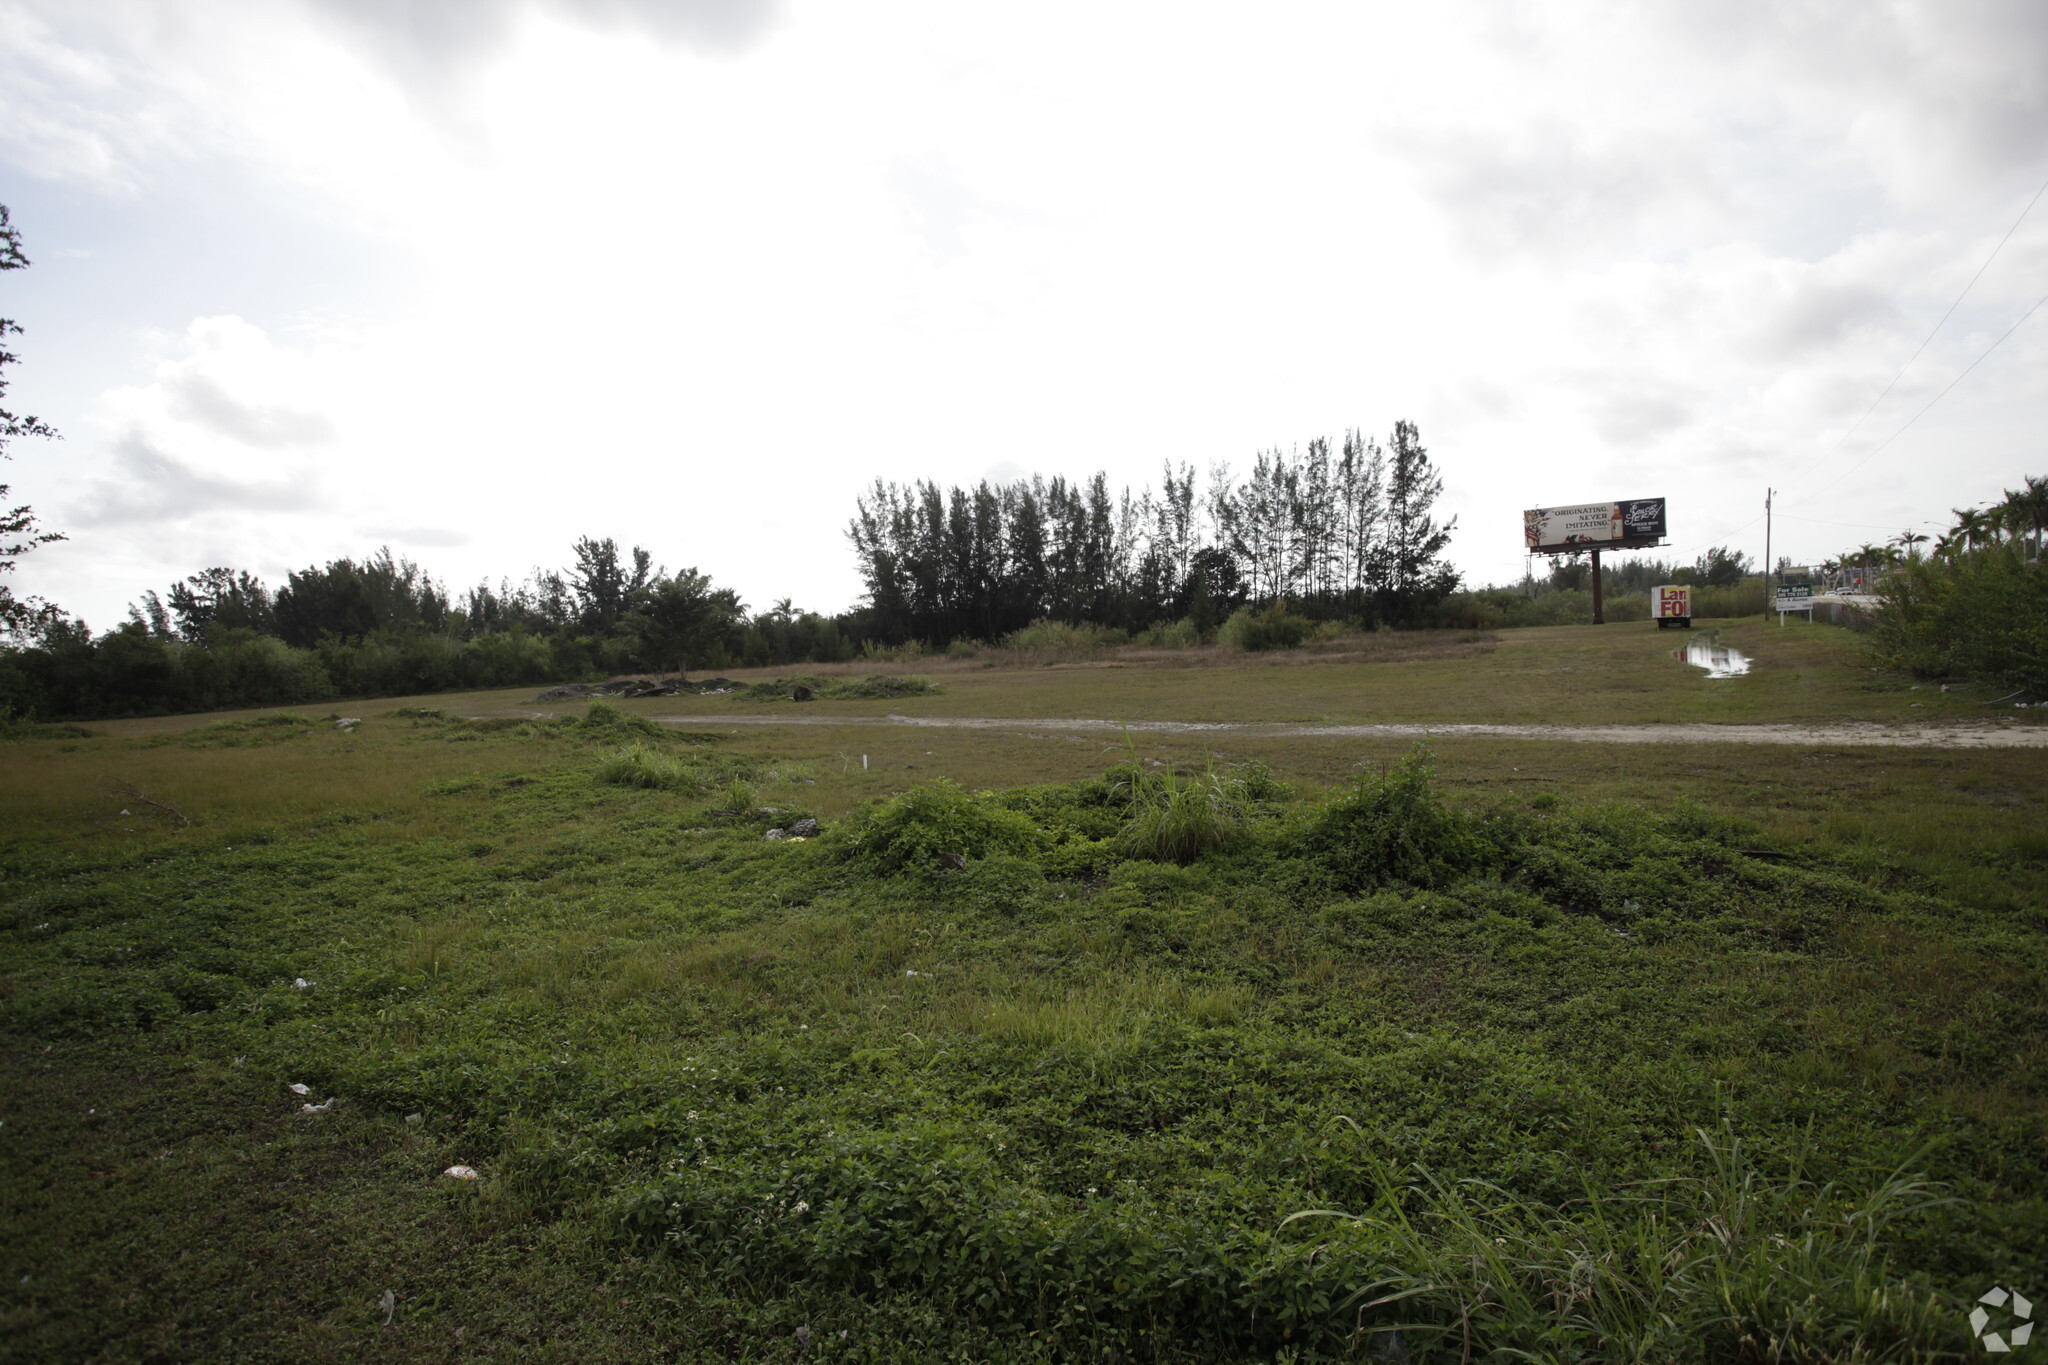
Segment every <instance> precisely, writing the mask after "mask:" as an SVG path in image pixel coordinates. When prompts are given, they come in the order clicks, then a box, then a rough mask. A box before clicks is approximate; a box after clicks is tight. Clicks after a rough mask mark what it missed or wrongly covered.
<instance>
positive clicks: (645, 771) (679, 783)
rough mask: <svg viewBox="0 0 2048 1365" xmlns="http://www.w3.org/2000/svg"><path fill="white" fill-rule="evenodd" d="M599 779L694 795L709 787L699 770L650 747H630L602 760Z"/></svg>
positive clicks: (638, 745) (633, 745) (627, 785)
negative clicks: (706, 786)
mask: <svg viewBox="0 0 2048 1365" xmlns="http://www.w3.org/2000/svg"><path fill="white" fill-rule="evenodd" d="M597 780H598V781H600V782H609V783H611V784H612V785H613V786H615V787H646V788H651V789H654V790H659V791H679V792H688V793H692V794H695V793H697V792H701V791H703V790H704V788H705V785H706V784H705V782H704V778H703V775H702V774H701V773H699V772H698V771H697V770H696V769H695V768H693V767H691V766H690V765H688V764H686V763H684V762H683V761H682V760H680V759H677V758H672V757H670V756H669V755H667V754H664V753H662V752H661V751H660V750H658V749H654V748H651V747H649V746H648V745H646V744H629V745H627V746H626V747H625V748H623V749H619V750H616V751H614V752H612V753H608V754H606V755H604V756H603V757H602V758H600V759H598V761H597Z"/></svg>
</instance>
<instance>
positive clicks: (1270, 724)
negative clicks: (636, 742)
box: [648, 712, 2048, 749]
mask: <svg viewBox="0 0 2048 1365" xmlns="http://www.w3.org/2000/svg"><path fill="white" fill-rule="evenodd" d="M648 719H650V720H655V721H659V722H660V723H661V724H663V725H675V726H689V727H693V728H697V729H706V730H711V729H720V728H725V729H730V728H732V727H734V726H742V725H838V726H856V725H858V726H866V725H877V726H881V725H900V726H907V727H912V728H924V729H938V730H1008V731H1013V732H1016V733H1020V734H1025V735H1045V734H1084V733H1085V734H1101V733H1104V732H1109V733H1115V732H1116V730H1117V728H1118V725H1117V722H1115V721H1112V720H1084V719H1066V720H1060V719H1035V720H1034V719H1020V720H1011V719H1003V718H999V717H991V716H894V715H892V716H831V715H817V714H809V715H794V714H790V713H788V712H780V713H778V714H775V715H766V716H743V715H722V716H650V717H648ZM1125 725H1126V726H1128V728H1129V729H1130V730H1131V731H1132V732H1133V733H1135V734H1228V735H1234V736H1242V737H1244V738H1247V739H1249V738H1270V739H1401V738H1415V739H1420V738H1422V737H1424V736H1429V735H1435V736H1442V737H1446V738H1459V737H1463V736H1473V737H1483V738H1491V739H1547V740H1562V741H1567V742H1571V743H1580V744H1791V745H1797V746H1800V747H1803V748H1809V749H1811V748H1861V747H1869V746H1873V745H1888V746H1893V747H1898V748H1919V749H2048V726H2044V725H1997V724H1990V723H1973V724H1962V725H1877V724H1873V723H1870V722H1853V721H1852V722H1844V723H1839V724H1834V725H1454V724H1444V725H1412V724H1399V725H1293V724H1288V723H1285V722H1278V721H1246V722H1230V721H1178V720H1133V721H1127V722H1125Z"/></svg>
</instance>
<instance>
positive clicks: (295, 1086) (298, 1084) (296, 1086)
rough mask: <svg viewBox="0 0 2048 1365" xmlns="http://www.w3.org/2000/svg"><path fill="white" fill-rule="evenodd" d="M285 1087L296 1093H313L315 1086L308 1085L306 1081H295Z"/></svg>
mask: <svg viewBox="0 0 2048 1365" xmlns="http://www.w3.org/2000/svg"><path fill="white" fill-rule="evenodd" d="M285 1089H287V1090H289V1091H291V1092H292V1093H293V1094H294V1095H310V1094H312V1093H313V1087H312V1086H310V1085H307V1084H306V1083H305V1082H304V1081H293V1082H292V1083H291V1084H290V1085H288V1086H286V1087H285Z"/></svg>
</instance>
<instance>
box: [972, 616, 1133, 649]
mask: <svg viewBox="0 0 2048 1365" xmlns="http://www.w3.org/2000/svg"><path fill="white" fill-rule="evenodd" d="M1129 638H1130V637H1129V636H1128V635H1126V634H1125V633H1124V632H1123V631H1121V630H1118V629H1116V628H1115V627H1113V626H1098V625H1095V624H1094V623H1092V622H1087V621H1083V622H1081V623H1079V624H1070V623H1068V622H1066V621H1049V620H1038V621H1033V622H1032V623H1031V624H1030V625H1028V626H1026V627H1024V628H1023V629H1022V630H1013V631H1011V632H1010V633H1009V634H1008V635H1005V636H1004V637H1003V641H1002V643H1003V648H1005V649H1014V650H1020V651H1030V652H1033V653H1058V654H1099V653H1101V652H1102V651H1103V650H1105V649H1114V648H1115V647H1116V646H1118V645H1120V644H1123V643H1124V642H1125V641H1126V640H1128V639H1129Z"/></svg>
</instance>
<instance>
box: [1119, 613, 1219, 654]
mask: <svg viewBox="0 0 2048 1365" xmlns="http://www.w3.org/2000/svg"><path fill="white" fill-rule="evenodd" d="M1131 643H1132V644H1134V645H1141V646H1143V647H1144V648H1146V649H1193V648H1195V647H1196V646H1198V645H1200V644H1201V643H1202V632H1201V630H1200V629H1199V628H1198V627H1197V626H1196V625H1195V623H1194V620H1193V619H1192V618H1191V617H1186V616H1183V617H1181V618H1180V620H1178V621H1168V622H1164V623H1162V624H1160V625H1156V626H1152V627H1150V628H1149V629H1146V630H1141V631H1139V632H1138V633H1137V634H1136V635H1133V636H1132V637H1131Z"/></svg>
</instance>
